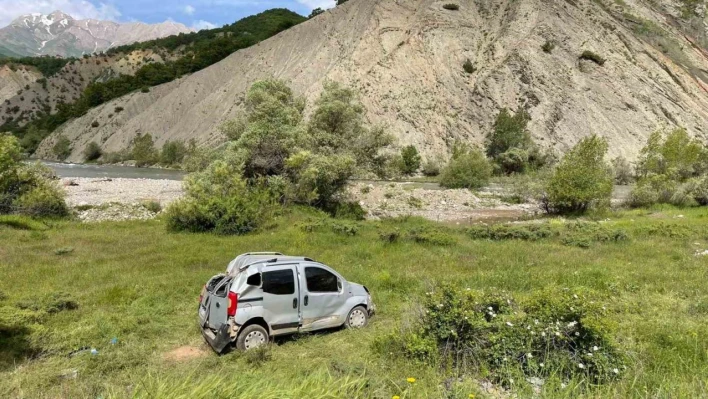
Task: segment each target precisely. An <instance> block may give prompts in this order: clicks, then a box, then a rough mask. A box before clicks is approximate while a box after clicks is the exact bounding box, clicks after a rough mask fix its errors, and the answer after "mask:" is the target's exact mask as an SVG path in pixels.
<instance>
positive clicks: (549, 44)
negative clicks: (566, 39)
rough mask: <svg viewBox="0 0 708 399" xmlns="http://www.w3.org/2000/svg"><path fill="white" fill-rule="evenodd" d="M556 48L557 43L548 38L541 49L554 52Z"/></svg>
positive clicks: (545, 51)
mask: <svg viewBox="0 0 708 399" xmlns="http://www.w3.org/2000/svg"><path fill="white" fill-rule="evenodd" d="M555 48H556V43H555V42H553V41H552V40H546V42H545V43H543V45H542V46H541V49H542V50H543V52H544V53H549V54H550V53H552V52H553V49H555Z"/></svg>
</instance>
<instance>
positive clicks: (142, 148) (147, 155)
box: [131, 133, 159, 167]
mask: <svg viewBox="0 0 708 399" xmlns="http://www.w3.org/2000/svg"><path fill="white" fill-rule="evenodd" d="M131 146H132V150H131V156H132V158H133V160H134V161H135V165H136V166H138V167H141V166H148V165H152V164H154V163H155V162H157V159H158V155H159V154H158V152H157V150H156V149H155V142H154V141H153V140H152V136H151V135H150V134H149V133H148V134H140V133H138V135H137V136H135V137H134V138H133V141H132V142H131Z"/></svg>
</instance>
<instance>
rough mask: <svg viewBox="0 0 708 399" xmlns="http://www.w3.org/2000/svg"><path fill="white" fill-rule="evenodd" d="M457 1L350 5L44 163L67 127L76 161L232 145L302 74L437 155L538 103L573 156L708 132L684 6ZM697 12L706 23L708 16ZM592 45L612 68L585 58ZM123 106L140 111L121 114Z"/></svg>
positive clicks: (700, 52) (142, 105)
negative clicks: (266, 92)
mask: <svg viewBox="0 0 708 399" xmlns="http://www.w3.org/2000/svg"><path fill="white" fill-rule="evenodd" d="M449 2H450V0H446V1H445V2H441V1H434V0H419V1H395V0H380V1H377V0H353V1H349V2H347V3H345V4H344V5H342V6H339V7H336V8H335V9H332V10H330V11H327V12H325V13H324V14H322V15H320V16H318V17H316V18H313V19H311V20H309V21H307V22H305V23H303V24H300V25H297V26H295V27H293V28H291V29H289V30H287V31H285V32H283V33H281V34H279V35H277V36H275V37H273V38H271V39H269V40H266V41H264V42H261V43H260V44H258V45H255V46H253V47H250V48H248V49H244V50H241V51H239V52H237V53H234V54H233V55H231V56H230V57H228V58H226V59H225V60H223V61H221V62H219V63H218V64H215V65H212V66H211V67H209V68H206V69H204V70H202V71H200V72H197V73H194V74H193V75H191V76H187V77H184V78H182V79H180V80H178V81H174V82H170V83H167V84H164V85H162V86H158V87H155V88H152V89H151V91H150V93H133V94H130V95H128V96H125V97H122V98H119V99H116V100H114V101H112V102H110V103H107V104H104V105H102V106H99V107H97V108H95V109H92V110H91V111H90V112H89V113H88V114H87V115H86V116H84V117H82V118H79V119H77V120H74V121H70V122H68V123H67V124H65V125H64V126H63V127H62V128H60V129H59V130H58V131H56V132H55V133H54V134H53V135H52V136H50V137H49V138H47V139H46V140H45V142H44V143H43V144H42V145H41V146H40V149H39V151H38V155H40V156H44V155H49V154H50V151H49V150H50V149H51V147H52V145H53V143H54V141H55V140H56V138H57V137H58V135H60V134H61V135H65V136H66V137H68V138H70V139H71V140H72V141H73V143H74V146H73V154H72V155H71V157H70V158H69V159H70V160H73V161H80V160H81V151H82V150H83V148H84V147H85V145H86V144H88V143H89V142H91V141H95V142H97V143H99V144H101V145H102V146H103V148H104V150H106V151H117V150H121V149H124V148H126V147H127V146H128V144H129V142H130V140H131V139H132V138H133V137H134V136H135V135H136V134H138V133H151V134H152V135H153V137H155V139H156V145H157V146H160V145H162V144H163V143H164V142H165V141H167V140H175V139H177V140H188V139H190V138H196V139H197V140H198V142H201V143H204V144H214V143H218V142H220V141H223V140H224V138H223V137H222V136H221V135H220V133H219V131H218V126H219V125H220V124H221V123H223V122H224V121H225V120H228V119H230V118H234V117H235V116H237V115H238V112H239V111H240V109H241V104H242V101H243V96H244V93H245V92H246V90H247V89H248V88H249V86H250V85H251V84H252V83H253V82H254V81H256V80H259V79H264V78H269V77H276V78H280V79H284V80H287V81H289V82H290V84H291V86H292V87H293V88H294V89H295V91H296V92H298V93H300V94H301V95H303V96H305V97H306V98H307V99H308V100H309V104H312V103H313V102H314V99H315V98H317V96H318V95H319V93H320V91H321V90H322V83H323V82H324V81H325V80H328V79H331V80H334V81H338V82H341V83H343V84H346V85H349V86H351V87H354V88H355V89H357V90H358V91H359V92H360V94H361V97H362V101H363V104H364V106H365V107H366V109H367V111H368V118H369V119H370V122H371V123H372V124H381V125H384V126H386V127H387V129H388V130H389V131H390V132H392V133H393V134H394V135H395V136H396V137H397V138H398V143H399V144H400V145H407V144H414V145H416V146H417V147H418V149H419V150H421V152H422V153H423V154H425V155H426V156H431V155H434V154H442V153H446V152H447V151H448V148H449V147H450V145H451V144H452V143H453V142H454V141H455V140H463V141H466V142H471V143H477V144H481V143H482V142H483V141H484V136H485V134H486V133H487V132H489V131H490V129H491V127H492V125H493V123H494V119H495V117H496V115H497V113H498V112H499V109H501V108H503V107H508V108H512V109H516V108H518V107H525V108H526V109H527V110H528V111H529V113H530V115H531V117H532V121H531V123H530V125H529V129H530V131H531V133H532V134H533V136H534V138H535V139H536V141H537V142H538V143H539V144H541V145H542V146H544V147H546V148H553V149H555V150H557V151H559V152H562V151H565V150H567V149H568V148H570V147H571V146H572V145H574V144H575V143H576V142H578V141H579V140H580V139H581V138H583V137H585V136H587V135H590V134H599V135H601V136H604V137H606V138H607V139H608V140H609V142H610V153H611V154H610V155H611V156H617V155H623V156H625V157H627V158H629V159H633V158H634V157H635V156H636V154H637V153H638V151H639V149H640V148H641V147H642V146H643V145H644V144H645V142H646V138H647V137H648V135H649V134H650V133H651V132H652V131H654V130H656V129H658V128H673V127H676V126H681V127H685V128H686V129H687V130H688V131H689V133H690V134H692V135H694V136H697V137H701V138H704V139H705V138H706V137H708V52H706V50H705V48H704V47H703V45H702V44H701V41H700V40H699V39H697V38H694V37H692V36H690V35H689V34H687V33H686V30H683V28H682V26H683V25H682V23H683V21H684V20H681V19H680V18H681V16H682V15H684V8H683V4H684V2H682V1H668V0H661V1H649V0H632V1H629V0H627V1H626V2H616V1H614V0H523V1H518V0H475V1H457V2H456V3H458V4H459V10H448V9H445V8H444V7H443V5H444V4H445V3H449ZM694 11H696V10H694ZM697 12H699V13H700V12H703V14H699V16H697V17H696V18H697V19H698V20H702V21H705V9H703V10H702V11H701V10H698V11H697ZM691 26H693V25H691ZM695 31H696V32H701V30H700V29H698V28H696V30H695ZM704 33H705V32H704ZM546 43H551V44H552V45H553V46H546V47H547V49H548V47H553V48H552V49H550V51H544V49H542V47H543V45H544V44H546ZM585 51H591V52H593V53H594V54H596V55H598V56H600V57H601V58H602V59H604V60H605V61H604V63H602V62H595V61H592V60H587V59H581V54H583V52H585ZM584 58H587V57H584ZM467 60H470V62H471V64H472V66H473V68H468V69H469V70H468V71H466V70H465V69H464V68H463V64H464V63H465V62H466V61H467ZM600 64H602V65H600ZM116 107H121V108H123V109H124V111H123V112H121V113H120V114H119V115H112V114H113V113H114V112H113V110H114V109H115V108H116ZM95 122H96V123H95ZM92 124H93V126H92Z"/></svg>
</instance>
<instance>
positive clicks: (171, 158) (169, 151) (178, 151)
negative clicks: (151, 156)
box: [160, 140, 187, 166]
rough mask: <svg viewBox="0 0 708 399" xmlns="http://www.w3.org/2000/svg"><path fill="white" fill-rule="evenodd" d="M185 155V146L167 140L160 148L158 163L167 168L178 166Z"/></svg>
mask: <svg viewBox="0 0 708 399" xmlns="http://www.w3.org/2000/svg"><path fill="white" fill-rule="evenodd" d="M186 154H187V146H185V145H184V143H183V142H181V141H172V140H168V141H167V142H165V144H164V145H163V146H162V151H161V152H160V163H161V164H163V165H167V166H172V165H179V164H181V163H182V161H183V160H184V157H185V156H186Z"/></svg>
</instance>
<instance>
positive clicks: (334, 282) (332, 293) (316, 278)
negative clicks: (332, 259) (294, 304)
mask: <svg viewBox="0 0 708 399" xmlns="http://www.w3.org/2000/svg"><path fill="white" fill-rule="evenodd" d="M299 267H300V301H301V302H302V306H301V307H300V309H301V310H300V312H301V320H302V327H301V328H300V330H301V331H313V330H319V329H322V328H329V327H336V326H339V325H341V324H342V323H343V322H344V317H346V314H344V315H343V314H341V313H342V307H343V306H344V303H345V302H346V296H345V294H344V290H343V289H342V284H343V281H342V279H341V278H340V277H339V276H337V275H336V274H334V273H333V272H332V271H330V270H328V269H326V268H324V267H322V266H320V265H317V264H314V263H303V264H300V266H299Z"/></svg>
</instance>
